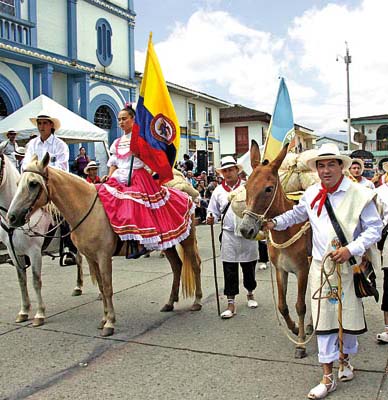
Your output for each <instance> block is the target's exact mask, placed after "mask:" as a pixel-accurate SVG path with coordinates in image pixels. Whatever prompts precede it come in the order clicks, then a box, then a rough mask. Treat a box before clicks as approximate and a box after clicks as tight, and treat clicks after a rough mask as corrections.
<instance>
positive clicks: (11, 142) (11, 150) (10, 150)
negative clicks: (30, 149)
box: [0, 129, 18, 167]
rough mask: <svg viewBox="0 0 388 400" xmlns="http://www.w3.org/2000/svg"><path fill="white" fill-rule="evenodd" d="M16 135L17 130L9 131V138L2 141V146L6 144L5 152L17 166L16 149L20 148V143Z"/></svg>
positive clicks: (0, 144)
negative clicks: (17, 141)
mask: <svg viewBox="0 0 388 400" xmlns="http://www.w3.org/2000/svg"><path fill="white" fill-rule="evenodd" d="M16 135H17V132H16V131H14V130H13V129H11V130H9V131H8V132H7V140H5V141H4V142H1V143H0V146H2V147H3V146H4V150H3V154H5V155H6V156H8V158H9V159H10V160H11V161H12V162H13V164H14V165H15V167H17V163H16V158H15V151H16V150H17V148H18V145H17V143H16Z"/></svg>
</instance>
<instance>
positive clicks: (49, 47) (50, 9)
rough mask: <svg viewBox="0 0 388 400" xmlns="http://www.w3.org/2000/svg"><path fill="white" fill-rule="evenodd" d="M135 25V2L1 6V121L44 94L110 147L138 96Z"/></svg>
mask: <svg viewBox="0 0 388 400" xmlns="http://www.w3.org/2000/svg"><path fill="white" fill-rule="evenodd" d="M48 3H49V6H48ZM134 25H135V12H134V9H133V2H132V0H110V1H103V0H50V1H49V2H48V1H47V0H0V118H4V117H6V116H7V115H9V114H11V113H12V112H14V111H15V110H16V109H18V108H20V107H21V106H23V105H25V104H26V103H28V102H29V101H30V100H32V99H34V98H36V97H37V96H39V95H40V94H45V95H47V96H49V97H51V98H53V99H54V100H55V101H57V102H58V103H60V104H62V105H63V106H65V107H67V108H68V109H70V110H71V111H74V112H76V113H77V114H79V115H81V116H82V117H84V118H86V119H88V120H89V121H91V122H93V123H95V124H96V125H97V126H99V127H101V128H103V129H105V130H107V131H108V134H109V141H110V142H111V141H113V139H115V138H116V137H118V136H119V135H120V132H119V129H118V126H117V122H116V120H117V118H116V116H117V113H118V112H119V110H120V109H121V108H122V107H123V104H124V103H125V102H127V101H135V96H136V80H135V67H134ZM26 117H27V116H26ZM58 117H59V118H60V116H58ZM77 147H78V146H77V145H71V146H70V154H71V158H73V157H74V156H75V155H76V154H77V153H78V149H77ZM86 147H87V150H88V153H89V155H90V156H91V157H92V158H99V154H96V151H97V153H98V151H99V150H98V149H96V148H95V146H94V145H93V144H86ZM100 155H101V156H103V151H101V154H100Z"/></svg>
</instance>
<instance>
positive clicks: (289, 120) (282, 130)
mask: <svg viewBox="0 0 388 400" xmlns="http://www.w3.org/2000/svg"><path fill="white" fill-rule="evenodd" d="M294 136H295V129H294V117H293V115H292V107H291V101H290V96H289V94H288V90H287V86H286V83H285V82H284V79H283V78H281V80H280V85H279V90H278V96H277V98H276V103H275V109H274V112H273V114H272V118H271V122H270V124H269V128H268V135H267V140H266V141H265V145H264V151H263V156H262V160H263V161H264V160H268V161H272V160H274V159H275V158H276V157H277V155H278V154H279V152H280V150H281V149H282V148H283V146H284V145H285V144H286V143H289V142H290V141H291V140H292V138H293V137H294Z"/></svg>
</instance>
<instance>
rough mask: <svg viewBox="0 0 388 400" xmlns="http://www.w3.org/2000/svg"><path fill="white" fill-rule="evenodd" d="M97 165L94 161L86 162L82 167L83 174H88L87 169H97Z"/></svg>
mask: <svg viewBox="0 0 388 400" xmlns="http://www.w3.org/2000/svg"><path fill="white" fill-rule="evenodd" d="M98 168H99V166H98V165H97V163H96V162H95V161H90V162H89V163H88V165H87V166H86V167H85V168H84V174H86V175H87V174H88V172H89V169H98Z"/></svg>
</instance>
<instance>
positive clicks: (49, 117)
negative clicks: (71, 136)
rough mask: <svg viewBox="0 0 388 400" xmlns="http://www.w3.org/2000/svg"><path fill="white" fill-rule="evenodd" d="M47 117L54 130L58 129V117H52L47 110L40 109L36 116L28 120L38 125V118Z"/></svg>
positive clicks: (59, 124)
mask: <svg viewBox="0 0 388 400" xmlns="http://www.w3.org/2000/svg"><path fill="white" fill-rule="evenodd" d="M42 119H46V120H47V119H48V120H49V121H51V122H52V123H53V124H54V130H56V131H57V130H58V129H59V128H60V127H61V123H60V121H59V119H58V118H54V117H51V116H50V113H49V112H47V111H44V110H42V111H41V112H40V113H39V115H38V116H37V117H36V118H30V121H31V122H32V123H33V124H34V125H35V126H38V120H42Z"/></svg>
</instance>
